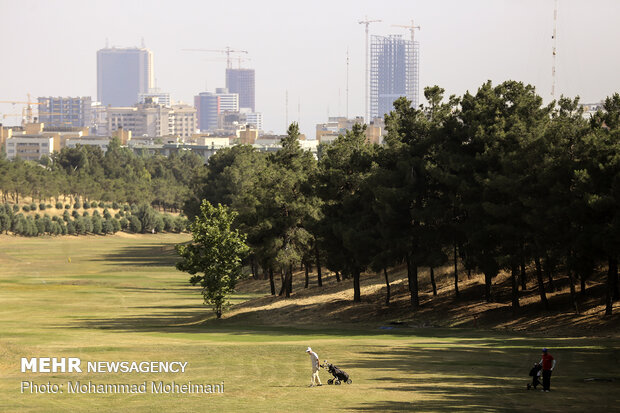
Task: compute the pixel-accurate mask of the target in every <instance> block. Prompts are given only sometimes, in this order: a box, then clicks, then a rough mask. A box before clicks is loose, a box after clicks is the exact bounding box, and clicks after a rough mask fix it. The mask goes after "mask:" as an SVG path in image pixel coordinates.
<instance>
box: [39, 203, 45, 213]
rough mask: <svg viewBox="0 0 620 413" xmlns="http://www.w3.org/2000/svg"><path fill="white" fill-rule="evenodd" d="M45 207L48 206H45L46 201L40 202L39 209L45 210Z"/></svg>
mask: <svg viewBox="0 0 620 413" xmlns="http://www.w3.org/2000/svg"><path fill="white" fill-rule="evenodd" d="M45 208H46V206H45V204H44V203H40V204H39V211H45Z"/></svg>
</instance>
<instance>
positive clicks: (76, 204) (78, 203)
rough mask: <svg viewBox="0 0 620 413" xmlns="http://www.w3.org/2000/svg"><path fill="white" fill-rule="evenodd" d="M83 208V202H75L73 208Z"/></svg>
mask: <svg viewBox="0 0 620 413" xmlns="http://www.w3.org/2000/svg"><path fill="white" fill-rule="evenodd" d="M80 208H82V204H80V201H75V203H74V204H73V209H80Z"/></svg>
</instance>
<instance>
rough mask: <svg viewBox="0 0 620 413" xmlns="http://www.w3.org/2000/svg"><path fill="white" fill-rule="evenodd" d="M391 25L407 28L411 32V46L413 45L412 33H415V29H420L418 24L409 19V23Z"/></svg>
mask: <svg viewBox="0 0 620 413" xmlns="http://www.w3.org/2000/svg"><path fill="white" fill-rule="evenodd" d="M392 26H393V27H403V28H405V29H408V30H409V31H410V32H411V47H413V44H414V43H413V42H414V39H415V37H414V33H415V29H418V30H420V26H416V25H414V24H413V20H411V24H410V25H404V24H393V25H392Z"/></svg>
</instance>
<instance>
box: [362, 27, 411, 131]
mask: <svg viewBox="0 0 620 413" xmlns="http://www.w3.org/2000/svg"><path fill="white" fill-rule="evenodd" d="M418 79H419V44H418V42H414V43H412V42H411V40H406V39H403V37H402V36H400V35H390V36H376V35H373V36H371V44H370V117H371V119H374V118H380V117H381V118H382V117H383V116H384V115H385V114H386V113H389V112H390V111H391V110H392V109H393V108H394V106H393V103H394V101H395V100H396V99H398V98H399V97H401V96H404V97H406V98H407V99H409V100H411V102H412V105H413V106H414V107H417V106H418Z"/></svg>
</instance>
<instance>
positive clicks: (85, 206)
mask: <svg viewBox="0 0 620 413" xmlns="http://www.w3.org/2000/svg"><path fill="white" fill-rule="evenodd" d="M82 207H83V208H84V209H89V208H90V202H88V201H84V205H82Z"/></svg>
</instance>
